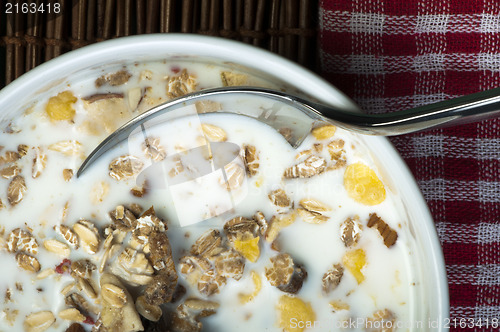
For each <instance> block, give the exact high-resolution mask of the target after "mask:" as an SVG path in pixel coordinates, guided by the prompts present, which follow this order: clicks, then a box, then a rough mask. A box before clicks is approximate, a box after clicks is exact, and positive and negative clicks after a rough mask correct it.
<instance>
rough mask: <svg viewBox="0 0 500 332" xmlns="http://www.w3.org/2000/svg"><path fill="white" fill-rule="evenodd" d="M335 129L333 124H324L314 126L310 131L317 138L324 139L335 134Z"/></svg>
mask: <svg viewBox="0 0 500 332" xmlns="http://www.w3.org/2000/svg"><path fill="white" fill-rule="evenodd" d="M336 130H337V127H335V126H333V125H325V126H321V127H316V128H314V129H313V130H312V131H311V133H312V134H313V136H314V138H316V139H317V140H324V139H328V138H331V137H333V135H335V131H336Z"/></svg>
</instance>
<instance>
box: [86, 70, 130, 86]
mask: <svg viewBox="0 0 500 332" xmlns="http://www.w3.org/2000/svg"><path fill="white" fill-rule="evenodd" d="M130 77H132V74H130V73H129V72H128V71H127V70H126V69H123V70H120V71H117V72H115V73H111V74H106V75H102V76H101V77H99V78H98V79H96V80H95V86H96V87H98V88H99V87H101V86H103V85H105V84H109V85H111V86H118V85H123V84H125V83H127V82H128V80H129V79H130Z"/></svg>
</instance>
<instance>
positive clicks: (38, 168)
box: [31, 147, 47, 179]
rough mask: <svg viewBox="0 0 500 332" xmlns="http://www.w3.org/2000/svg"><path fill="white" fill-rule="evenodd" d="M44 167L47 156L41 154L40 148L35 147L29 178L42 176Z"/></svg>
mask: <svg viewBox="0 0 500 332" xmlns="http://www.w3.org/2000/svg"><path fill="white" fill-rule="evenodd" d="M45 166H47V155H46V154H45V153H43V151H42V149H41V148H40V147H37V148H35V158H33V166H32V167H31V176H32V177H33V179H36V178H37V177H39V176H40V175H42V172H43V170H44V169H45Z"/></svg>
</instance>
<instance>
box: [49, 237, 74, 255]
mask: <svg viewBox="0 0 500 332" xmlns="http://www.w3.org/2000/svg"><path fill="white" fill-rule="evenodd" d="M43 246H44V247H45V249H47V251H50V252H52V253H54V254H57V255H59V256H62V257H68V256H69V254H70V253H71V250H70V249H69V247H68V245H66V244H64V243H62V242H59V241H57V240H54V239H50V240H45V241H43Z"/></svg>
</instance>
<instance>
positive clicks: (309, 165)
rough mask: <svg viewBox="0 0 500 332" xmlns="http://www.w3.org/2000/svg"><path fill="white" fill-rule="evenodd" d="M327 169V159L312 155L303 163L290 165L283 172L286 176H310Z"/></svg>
mask: <svg viewBox="0 0 500 332" xmlns="http://www.w3.org/2000/svg"><path fill="white" fill-rule="evenodd" d="M325 169H326V161H325V159H323V158H321V157H317V156H314V155H313V156H310V157H308V158H307V159H306V160H304V161H303V162H301V163H298V164H296V165H294V166H292V167H289V168H287V169H286V170H285V172H284V173H283V176H284V177H285V178H309V177H312V176H314V175H317V174H321V173H323V172H324V171H325Z"/></svg>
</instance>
